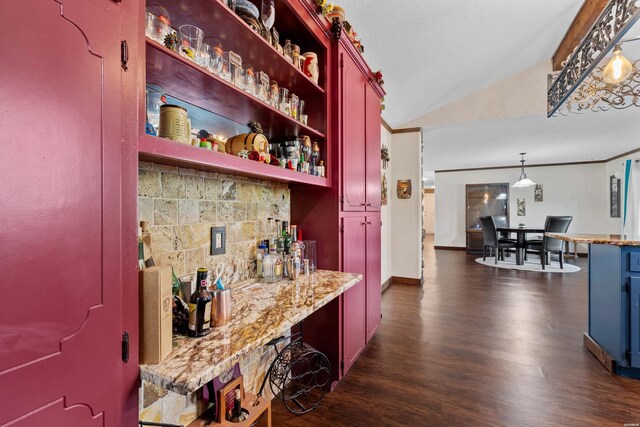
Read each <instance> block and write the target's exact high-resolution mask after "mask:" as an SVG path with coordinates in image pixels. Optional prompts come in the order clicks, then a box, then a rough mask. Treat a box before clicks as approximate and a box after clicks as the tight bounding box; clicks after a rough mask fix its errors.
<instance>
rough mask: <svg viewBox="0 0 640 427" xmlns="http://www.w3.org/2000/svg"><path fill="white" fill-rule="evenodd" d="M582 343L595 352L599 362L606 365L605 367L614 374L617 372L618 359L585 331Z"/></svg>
mask: <svg viewBox="0 0 640 427" xmlns="http://www.w3.org/2000/svg"><path fill="white" fill-rule="evenodd" d="M582 344H583V345H584V346H585V347H586V349H587V350H589V351H590V352H591V354H593V356H594V357H595V358H596V360H597V361H598V362H600V363H601V364H602V366H604V367H605V369H606V370H607V371H609V372H611V373H612V374H615V372H616V361H615V360H614V359H613V357H611V355H610V354H609V353H607V351H606V350H605V349H603V348H602V347H600V345H599V344H598V343H597V342H596V341H595V340H594V339H593V338H591V336H589V334H587V333H585V334H584V335H583V336H582Z"/></svg>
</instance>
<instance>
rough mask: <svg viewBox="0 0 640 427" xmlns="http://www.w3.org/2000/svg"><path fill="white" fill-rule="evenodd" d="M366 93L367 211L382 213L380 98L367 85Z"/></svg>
mask: <svg viewBox="0 0 640 427" xmlns="http://www.w3.org/2000/svg"><path fill="white" fill-rule="evenodd" d="M365 88H366V89H365V93H366V111H367V114H366V149H365V157H366V178H367V184H366V191H367V203H366V205H367V206H366V207H367V211H380V205H381V200H380V199H381V194H380V192H381V186H382V179H381V171H380V148H381V147H380V125H381V123H382V122H381V117H380V97H378V95H377V94H376V93H375V91H374V90H373V88H372V87H371V86H370V85H368V84H367V85H365Z"/></svg>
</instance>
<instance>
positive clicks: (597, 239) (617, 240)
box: [545, 233, 640, 246]
mask: <svg viewBox="0 0 640 427" xmlns="http://www.w3.org/2000/svg"><path fill="white" fill-rule="evenodd" d="M545 235H546V236H547V237H552V238H554V239H560V240H565V241H567V242H572V243H585V244H587V243H595V244H598V245H615V246H640V236H626V235H620V234H571V233H545Z"/></svg>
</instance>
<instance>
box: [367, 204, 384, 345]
mask: <svg viewBox="0 0 640 427" xmlns="http://www.w3.org/2000/svg"><path fill="white" fill-rule="evenodd" d="M366 228H367V243H366V246H367V250H366V252H367V274H366V279H367V342H369V340H370V339H371V338H372V337H373V335H374V334H375V332H376V330H377V329H378V326H380V320H381V317H380V315H381V306H380V304H381V301H382V281H381V276H382V273H381V271H380V269H381V259H380V258H381V235H380V234H381V229H382V222H381V221H380V215H379V214H373V215H367V227H366Z"/></svg>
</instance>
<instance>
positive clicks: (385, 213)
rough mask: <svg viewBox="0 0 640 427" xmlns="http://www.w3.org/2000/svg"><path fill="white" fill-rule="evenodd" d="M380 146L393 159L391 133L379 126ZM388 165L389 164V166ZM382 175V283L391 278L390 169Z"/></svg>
mask: <svg viewBox="0 0 640 427" xmlns="http://www.w3.org/2000/svg"><path fill="white" fill-rule="evenodd" d="M380 132H381V138H380V140H381V145H386V146H387V148H388V149H389V157H390V158H391V159H393V147H392V146H391V132H389V131H388V130H387V129H386V128H385V127H384V126H380ZM389 165H390V164H389ZM382 173H383V174H386V175H387V200H388V202H389V204H388V205H383V206H382V207H381V208H380V211H381V212H380V217H381V219H382V252H381V257H382V270H381V276H380V277H381V278H382V282H381V283H384V282H386V281H387V280H389V278H390V277H391V276H392V274H391V204H390V203H391V190H392V188H391V169H390V168H388V169H382Z"/></svg>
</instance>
